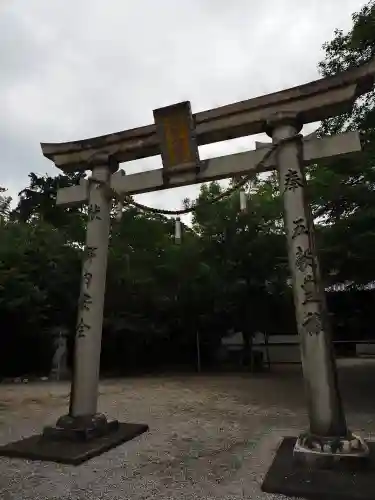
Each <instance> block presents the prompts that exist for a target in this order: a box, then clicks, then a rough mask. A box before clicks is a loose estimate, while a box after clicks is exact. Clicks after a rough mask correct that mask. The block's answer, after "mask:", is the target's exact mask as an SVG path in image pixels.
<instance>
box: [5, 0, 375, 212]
mask: <svg viewBox="0 0 375 500" xmlns="http://www.w3.org/2000/svg"><path fill="white" fill-rule="evenodd" d="M364 3H366V2H364V1H363V0H324V1H322V0H303V1H302V0H231V1H230V0H184V1H183V0H0V68H1V73H0V185H2V186H4V187H7V188H8V189H9V191H10V194H12V195H13V196H14V195H16V194H17V192H18V191H20V190H21V189H23V187H25V186H26V184H27V183H28V179H27V176H28V173H29V172H31V171H33V172H36V173H38V174H45V173H48V174H50V175H55V174H57V173H58V171H57V169H56V168H55V167H54V165H53V163H51V162H50V161H49V160H47V159H45V158H44V157H43V156H42V154H41V150H40V142H64V141H69V140H77V139H84V138H87V137H90V136H97V135H101V134H106V133H111V132H116V131H119V130H125V129H128V128H133V127H137V126H142V125H147V124H149V123H152V121H153V115H152V110H153V109H155V108H158V107H161V106H166V105H169V104H174V103H176V102H180V101H183V100H190V101H191V103H192V108H193V112H198V111H202V110H204V109H210V108H213V107H215V106H220V105H224V104H229V103H232V102H235V101H239V100H243V99H248V98H251V97H256V96H258V95H262V94H266V93H269V92H274V91H278V90H282V89H284V88H287V87H290V86H294V85H299V84H302V83H305V82H307V81H309V80H313V79H316V78H318V77H319V75H318V72H317V63H318V62H319V61H320V60H321V59H322V57H323V52H322V50H321V46H322V44H323V43H324V42H325V41H327V40H329V39H331V37H332V36H333V31H334V29H335V28H342V29H344V30H347V29H350V27H351V14H352V13H353V12H355V11H358V10H359V9H360V8H361V7H362V5H364ZM311 130H312V128H311V126H310V127H308V128H307V127H306V129H305V131H304V132H310V131H311ZM254 139H255V138H254V137H250V138H242V139H237V140H234V141H228V142H226V143H219V144H215V145H210V146H205V147H202V148H200V152H201V157H202V158H207V157H209V156H218V155H222V154H228V153H232V152H237V151H242V150H246V149H252V148H253V143H254ZM257 139H258V140H259V136H258V137H257ZM158 166H161V162H160V158H158V157H156V158H151V159H150V158H149V159H147V160H141V161H137V162H131V163H127V164H122V168H124V169H125V170H126V171H127V172H128V173H130V172H136V171H139V170H144V169H149V168H156V167H158ZM197 191H198V188H197V187H184V188H178V189H175V190H170V191H164V192H159V193H155V194H147V195H142V196H140V197H138V198H137V199H138V200H139V201H141V202H143V203H147V204H151V205H153V206H157V207H164V208H181V206H182V203H181V202H182V199H183V198H184V197H186V196H189V197H194V196H195V195H196V193H197Z"/></svg>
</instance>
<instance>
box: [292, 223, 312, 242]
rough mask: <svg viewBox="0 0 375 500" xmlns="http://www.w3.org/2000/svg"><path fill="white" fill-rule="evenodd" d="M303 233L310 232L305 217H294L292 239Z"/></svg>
mask: <svg viewBox="0 0 375 500" xmlns="http://www.w3.org/2000/svg"><path fill="white" fill-rule="evenodd" d="M302 234H309V231H308V229H307V224H306V221H305V219H304V218H303V217H298V219H294V221H293V233H292V239H293V240H294V239H295V238H297V236H301V235H302Z"/></svg>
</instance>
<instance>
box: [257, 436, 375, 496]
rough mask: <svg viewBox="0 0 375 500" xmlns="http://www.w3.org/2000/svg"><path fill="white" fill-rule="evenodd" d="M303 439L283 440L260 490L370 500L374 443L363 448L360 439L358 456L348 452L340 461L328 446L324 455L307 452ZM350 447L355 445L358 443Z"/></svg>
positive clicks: (374, 472) (373, 485) (374, 466)
mask: <svg viewBox="0 0 375 500" xmlns="http://www.w3.org/2000/svg"><path fill="white" fill-rule="evenodd" d="M349 437H350V436H349ZM305 438H306V435H303V436H301V437H300V438H298V439H296V438H295V437H286V438H284V439H283V440H282V442H281V444H280V446H279V448H278V450H277V452H276V456H275V458H274V461H273V462H272V464H271V467H270V468H269V470H268V472H267V474H266V477H265V479H264V481H263V484H262V491H264V492H266V493H274V494H283V495H285V496H289V497H294V498H306V499H319V500H322V499H324V498H329V499H330V500H373V498H374V491H375V443H374V442H371V441H368V442H367V443H365V446H364V447H363V448H362V446H363V441H362V440H361V439H360V440H359V441H360V443H361V444H360V446H359V448H360V450H359V451H358V449H357V451H358V452H357V454H356V452H354V453H352V454H351V453H347V454H346V455H343V456H341V458H338V457H337V456H336V459H335V458H334V457H333V453H332V451H331V452H329V451H328V448H327V447H326V449H327V451H326V452H324V451H323V453H322V452H320V453H319V452H317V451H315V453H313V452H311V450H309V452H308V453H307V452H306V448H305V445H306V441H305ZM354 439H357V438H355V437H354ZM345 441H352V439H348V440H345ZM327 444H328V443H325V445H327ZM301 445H302V446H301ZM352 445H355V446H357V445H358V443H352ZM345 446H348V444H347V443H346V445H345ZM365 450H367V453H366V451H365ZM343 453H345V452H343Z"/></svg>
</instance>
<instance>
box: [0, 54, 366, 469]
mask: <svg viewBox="0 0 375 500" xmlns="http://www.w3.org/2000/svg"><path fill="white" fill-rule="evenodd" d="M374 75H375V60H372V61H370V62H369V63H367V64H365V65H363V66H360V67H356V68H353V69H350V70H348V71H345V72H343V73H340V74H337V75H335V76H333V77H329V78H324V79H320V80H317V81H313V82H310V83H308V84H305V85H301V86H298V87H293V88H290V89H287V90H284V91H281V92H276V93H272V94H269V95H266V96H262V97H257V98H254V99H250V100H247V101H242V102H238V103H235V104H230V105H227V106H223V107H219V108H215V109H211V110H209V111H204V112H200V113H197V114H195V115H192V113H191V109H190V103H188V102H184V103H180V104H176V105H173V106H168V107H166V108H161V109H158V110H155V111H154V121H155V123H154V124H153V125H148V126H144V127H140V128H136V129H131V130H127V131H123V132H118V133H114V134H109V135H105V136H101V137H96V138H91V139H86V140H81V141H74V142H68V143H60V144H42V151H43V154H44V155H45V156H46V157H47V158H49V159H50V160H52V161H53V162H54V164H55V165H56V167H58V168H59V169H61V170H62V171H63V172H65V173H70V172H77V171H86V170H91V172H92V174H91V176H90V177H89V178H88V179H83V180H82V181H81V182H80V184H78V185H76V186H72V187H69V188H64V189H61V190H59V192H58V196H57V203H58V204H59V205H62V206H74V205H78V204H82V203H88V222H87V235H86V248H85V257H84V263H83V269H82V283H81V294H80V300H79V308H78V320H77V328H76V339H75V358H74V359H75V361H74V376H73V381H72V389H71V398H70V409H69V413H68V415H65V416H62V417H60V419H59V420H58V422H57V424H56V426H55V427H53V428H47V429H45V431H44V438H43V442H44V447H45V448H43V450H44V451H43V452H40V453H39V458H46V456H47V455H48V453H49V452H48V450H47V448H48V446H49V445H48V443H51V442H52V443H54V442H55V441H56V439H58V440H59V441H60V448H59V452H58V453H57V452H56V453H55V455H56V454H57V455H58V454H59V453H60V455H61V456H60V457H57V458H56V457H55V459H56V460H59V461H68V462H69V461H70V462H71V463H78V462H80V461H82V460H84V459H87V458H89V457H91V456H93V455H94V454H98V453H100V452H102V451H103V450H106V449H108V448H110V447H113V446H116V445H117V444H119V443H120V442H123V441H125V440H127V439H130V438H132V437H134V435H137V434H139V433H141V432H144V431H145V430H146V429H147V426H137V425H136V424H134V426H133V427H124V428H122V427H121V424H118V423H117V422H113V421H108V420H107V418H106V417H105V416H104V415H102V414H99V413H98V412H97V394H98V383H99V364H100V351H101V335H102V321H103V304H104V294H105V280H106V266H107V251H108V239H109V230H110V208H111V204H112V199H113V198H115V199H117V200H120V201H121V200H124V199H125V198H126V197H127V196H130V195H136V194H140V193H146V192H151V191H157V190H163V189H170V188H174V187H178V186H184V185H190V184H194V183H201V182H207V181H212V180H218V179H224V178H227V177H234V176H238V175H249V174H251V173H254V172H259V171H269V170H272V169H278V172H279V180H280V190H281V193H282V196H283V199H284V219H285V228H286V233H287V246H288V256H289V265H290V270H291V273H292V281H293V293H294V302H295V311H296V320H297V326H298V332H299V336H300V343H301V356H302V367H303V375H304V379H305V382H306V393H307V399H308V412H309V421H310V429H309V431H308V432H307V433H304V434H302V435H301V436H300V437H299V438H298V439H297V441H296V444H295V446H294V455H295V456H299V457H303V458H305V457H310V456H324V457H329V456H333V455H334V456H335V457H337V456H351V457H353V456H354V457H363V456H366V455H367V454H368V447H367V445H366V443H365V442H364V441H363V440H362V439H361V438H358V437H356V436H354V435H352V434H351V433H350V432H349V430H348V428H347V424H346V420H345V416H344V412H343V408H342V403H341V398H340V393H339V389H338V384H337V375H336V366H335V360H334V355H333V351H332V347H331V340H330V333H329V325H328V321H327V314H326V307H325V298H324V289H323V286H322V284H321V279H320V273H319V264H318V258H317V254H316V249H315V242H314V229H313V221H312V217H311V212H310V207H309V204H308V202H307V199H306V180H305V175H304V168H303V166H304V165H306V164H309V163H310V164H311V163H313V162H314V161H317V160H320V159H324V158H327V159H329V158H332V157H336V156H343V155H352V154H356V153H358V152H360V150H361V144H360V138H359V134H358V133H357V132H348V133H345V134H340V135H336V136H330V137H324V138H321V139H317V138H311V137H310V138H309V139H308V140H307V139H305V140H304V139H303V138H302V136H301V135H299V132H300V130H301V128H302V126H303V124H306V123H311V122H315V121H319V120H323V119H326V118H330V117H333V116H336V115H338V114H341V113H343V112H346V111H348V110H350V109H351V107H352V105H353V103H354V101H355V99H356V98H357V97H358V96H360V95H362V94H364V93H366V92H368V91H369V90H371V89H372V87H373V85H374ZM261 132H266V133H267V134H268V135H269V136H270V137H271V138H272V145H269V146H267V145H263V146H262V147H260V148H258V149H256V150H255V151H249V152H244V153H238V154H233V155H229V156H222V157H218V158H212V159H209V160H200V159H199V151H198V146H200V145H204V144H210V143H214V142H219V141H224V140H228V139H233V138H237V137H242V136H247V135H252V134H258V133H261ZM158 154H161V157H162V160H163V168H160V169H157V170H151V171H146V172H141V173H137V174H129V175H124V172H123V171H122V170H118V167H119V164H120V163H121V162H126V161H131V160H135V159H140V158H145V157H149V156H155V155H158ZM124 425H125V424H124ZM128 425H130V424H128ZM129 429H130V430H129ZM77 438H78V439H79V440H81V444H80V446H81V448H79V449H78V448H76V449H75V448H74V447H71V448H70V451H64V449H65V448H64V445H63V443H65V444H66V443H70V444H71V440H73V441H74V440H77ZM75 442H76V441H75ZM82 443H84V444H82ZM103 443H104V444H103ZM16 444H17V443H14V446H13V448H12V450H13V451H12V452H10V451H9V449H10V448H7V449H8V452H6V451H5V452H4V449H2V450H0V454H5V453H7V454H8V455H9V454H11V453H12V454H13V456H15V455H16V456H26V454H25V453H23V454H22V453H21V452H20V451H18V454H17V452H16V451H14V450H15V449H16V448H17V446H15V445H16ZM9 446H11V445H8V447H9ZM51 446H52V445H51ZM82 447H83V448H82ZM66 449H68V447H66ZM72 449H75V455H74V453H73V452H72ZM77 450H78V451H77ZM39 451H40V450H39ZM43 453H44V455H43ZM64 453H65V455H64ZM31 455H32V453H31ZM55 455H54V456H55ZM62 455H64V456H63V457H62ZM73 455H74V457H73ZM28 456H30V453H29V455H28ZM74 461H75V462H74Z"/></svg>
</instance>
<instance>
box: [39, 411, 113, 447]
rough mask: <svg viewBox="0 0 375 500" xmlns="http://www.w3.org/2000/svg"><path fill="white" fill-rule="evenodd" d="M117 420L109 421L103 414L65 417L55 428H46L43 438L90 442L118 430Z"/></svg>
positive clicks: (60, 419) (59, 420)
mask: <svg viewBox="0 0 375 500" xmlns="http://www.w3.org/2000/svg"><path fill="white" fill-rule="evenodd" d="M118 426H119V423H118V421H117V420H107V417H106V416H105V415H103V414H102V413H96V414H95V415H90V416H84V417H72V416H70V415H63V416H62V417H60V418H59V419H58V421H57V423H56V425H55V426H54V427H45V428H44V431H43V437H44V438H46V439H54V440H68V441H90V440H91V439H95V438H98V437H101V436H105V435H106V434H110V433H111V432H114V431H116V430H117V429H118Z"/></svg>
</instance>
